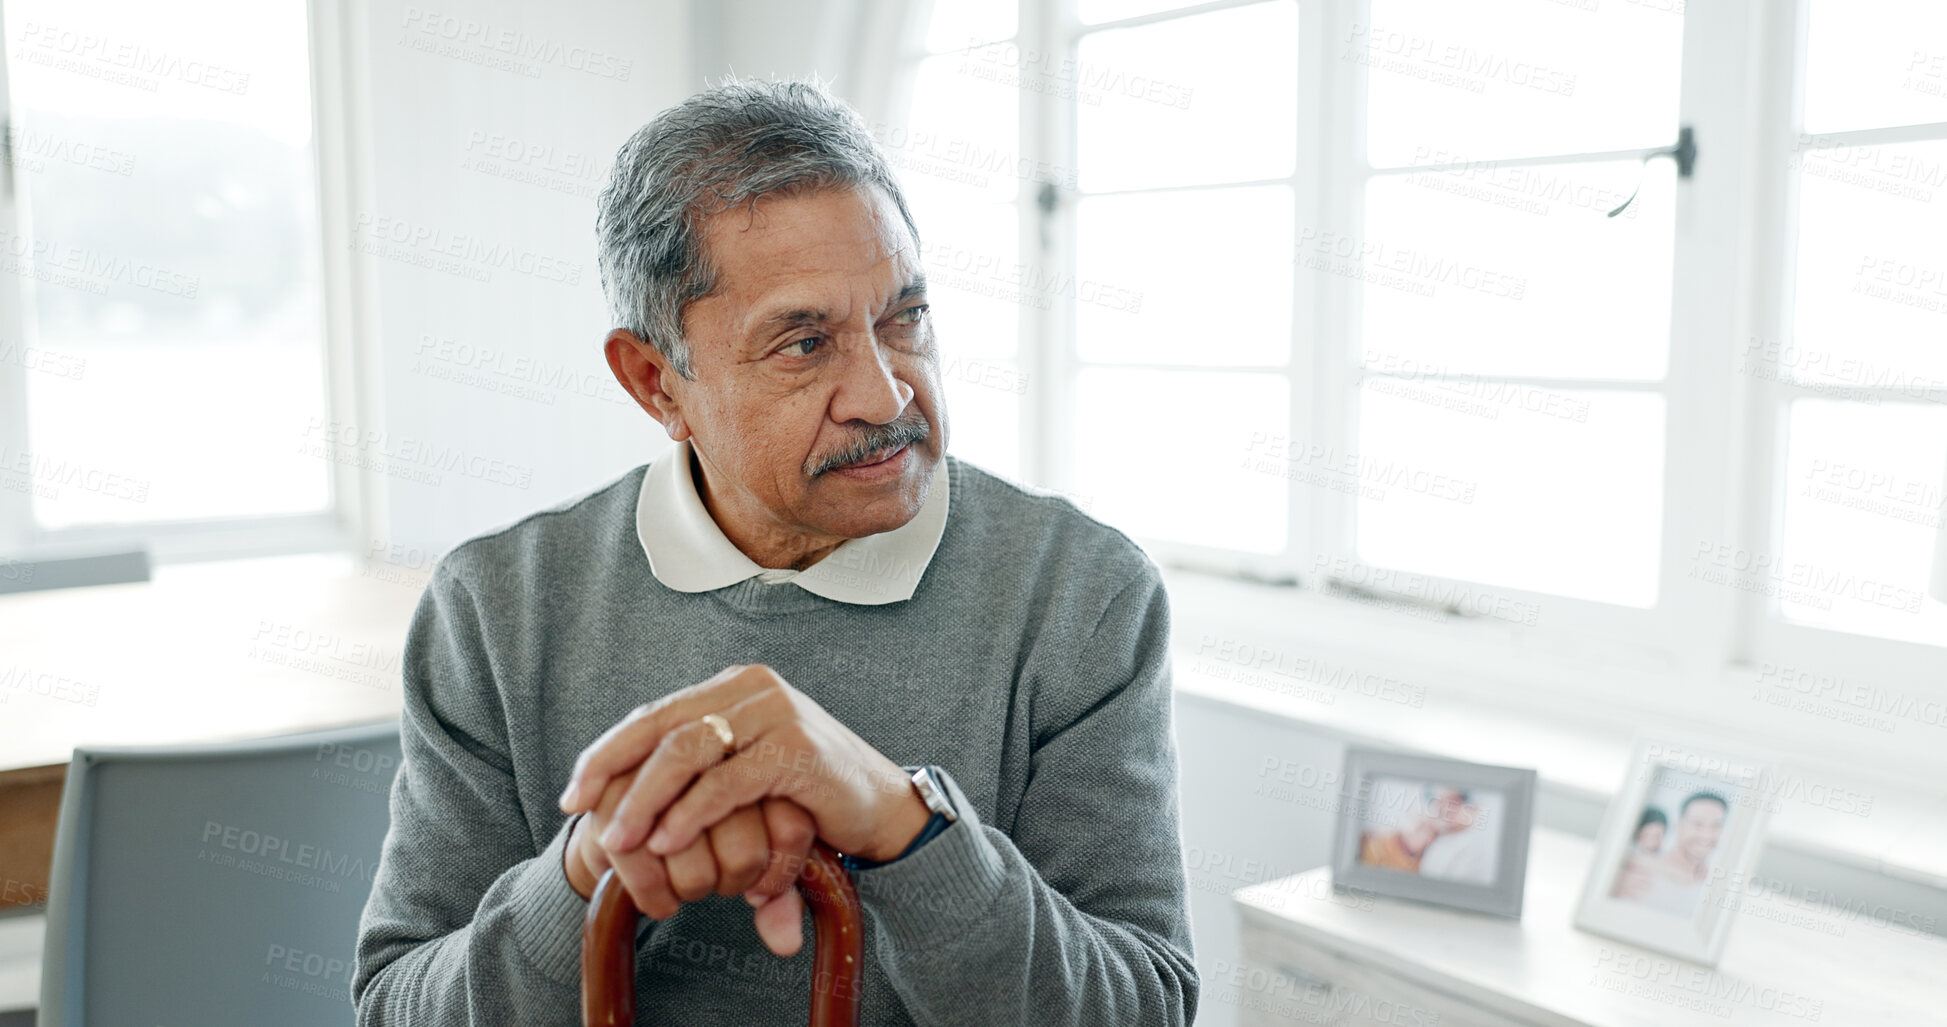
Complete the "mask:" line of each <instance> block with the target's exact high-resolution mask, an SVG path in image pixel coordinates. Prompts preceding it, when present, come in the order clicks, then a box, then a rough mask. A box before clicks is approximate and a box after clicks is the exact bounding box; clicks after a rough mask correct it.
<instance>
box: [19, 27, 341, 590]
mask: <svg viewBox="0 0 1947 1027" xmlns="http://www.w3.org/2000/svg"><path fill="white" fill-rule="evenodd" d="M352 6H353V5H350V4H347V3H345V2H344V0H305V21H306V40H305V44H306V49H307V58H308V60H309V69H310V94H311V124H312V148H311V149H312V162H313V167H312V171H313V176H314V177H313V181H314V182H315V183H316V192H315V195H314V196H313V197H312V203H313V209H314V211H315V213H316V216H317V218H318V227H319V234H318V240H317V244H318V246H319V247H320V248H321V251H322V252H319V253H318V254H316V256H317V257H318V258H319V268H320V276H321V281H320V288H321V292H322V296H321V299H322V301H323V303H322V307H323V309H322V314H323V318H322V321H321V323H320V325H319V330H320V333H321V334H320V338H319V343H320V346H321V347H322V351H323V352H322V356H323V362H324V365H325V375H324V380H323V382H322V383H321V384H322V386H323V388H324V390H325V396H324V399H325V410H326V411H328V412H329V416H331V417H332V418H333V419H334V420H337V421H338V422H340V423H357V424H363V423H372V422H370V421H368V420H366V419H361V418H360V417H358V416H357V411H358V410H359V409H361V408H369V409H376V396H377V382H376V380H375V379H374V378H373V376H372V374H371V369H372V368H374V367H376V366H377V363H376V360H375V355H374V354H372V353H371V352H369V350H367V349H362V348H361V347H360V346H359V345H358V344H357V342H356V340H358V339H360V338H363V339H367V340H371V339H376V338H377V334H376V332H374V331H369V330H367V331H357V330H356V329H357V327H358V325H359V322H360V320H361V318H362V317H365V316H368V315H366V314H365V312H364V310H363V306H364V305H363V304H362V303H361V301H360V297H361V295H369V292H362V291H361V290H360V289H359V287H358V276H359V274H360V273H361V272H360V269H359V266H358V264H357V262H356V261H355V260H354V258H353V256H352V254H351V249H350V245H349V239H350V235H349V228H348V226H349V225H350V211H351V210H352V208H353V204H352V202H351V198H352V195H353V192H352V190H353V189H354V187H355V170H356V165H355V162H354V160H353V159H352V158H351V141H352V139H353V138H354V137H355V136H354V128H355V126H356V118H357V114H356V112H357V111H358V110H360V109H363V108H360V107H359V106H358V104H356V103H355V102H353V101H352V99H351V98H350V94H349V93H348V92H347V90H349V89H350V88H351V83H353V82H354V81H357V80H358V76H357V75H355V74H353V65H352V62H351V56H350V55H351V53H352V51H351V49H350V48H349V47H348V45H347V41H348V40H351V39H358V38H363V37H361V36H359V35H358V34H356V33H355V32H353V31H351V28H352V20H353V19H354V18H355V17H356V15H355V13H354V12H353V11H352V9H351V8H352ZM12 92H13V89H12V76H11V73H10V68H9V65H8V63H7V57H6V55H4V54H0V125H4V126H5V127H6V128H7V129H8V130H11V127H12V126H13V125H14V124H15V121H16V119H15V115H14V110H13V106H12ZM4 174H5V188H4V190H0V224H4V225H7V226H10V230H18V226H21V225H23V224H24V222H23V220H22V218H23V215H24V210H23V209H22V208H21V206H20V204H19V198H20V195H21V194H20V192H19V188H18V176H16V175H15V174H14V173H13V171H12V169H11V167H8V168H7V169H5V171H4ZM28 309H29V308H28V300H27V298H26V295H25V294H24V291H23V290H22V289H21V287H20V282H19V276H6V281H4V282H0V324H6V325H11V326H13V329H14V331H13V334H14V336H15V337H16V338H18V339H21V340H23V342H22V346H23V347H25V345H26V343H25V341H24V340H25V339H26V338H27V337H28V334H29V333H28V328H29V322H28ZM366 327H368V328H369V324H368V325H367V326H366ZM26 399H27V378H26V372H25V370H24V369H23V368H21V367H18V366H15V365H14V364H12V363H11V362H7V361H0V452H3V453H7V454H10V455H13V456H17V455H18V454H28V453H32V452H33V449H32V447H31V445H30V444H29V443H30V438H29V435H28V422H27V413H26V407H27V402H26ZM241 427H247V426H241ZM324 471H325V475H326V488H327V495H328V497H329V498H328V499H327V502H326V505H325V506H324V507H322V508H320V509H317V510H314V511H307V512H302V513H293V514H260V515H250V516H241V517H208V518H194V519H181V520H157V521H134V522H128V523H105V524H82V525H75V526H71V527H64V528H45V527H42V526H41V525H39V524H38V523H36V521H35V519H34V511H33V501H32V498H31V497H30V496H29V495H27V494H26V493H24V492H18V491H15V490H12V489H0V552H4V553H6V554H8V555H9V558H11V559H18V560H33V559H45V558H53V557H60V556H68V555H77V554H86V553H93V552H106V551H119V550H128V549H136V548H140V549H145V550H147V551H148V553H149V555H150V558H151V560H152V561H154V562H156V563H170V562H179V561H190V560H213V559H232V558H239V557H249V556H269V555H282V554H289V553H305V552H320V551H345V550H347V549H351V548H354V547H355V546H356V539H357V538H358V537H359V535H360V534H361V530H362V529H365V528H366V526H368V525H370V524H373V523H375V520H376V517H377V516H378V511H377V508H376V497H377V485H378V484H379V483H378V482H376V481H375V480H374V479H373V477H372V475H371V474H370V472H368V471H365V470H362V469H359V468H356V467H348V466H345V465H344V464H340V463H333V462H327V463H326V464H325V467H324Z"/></svg>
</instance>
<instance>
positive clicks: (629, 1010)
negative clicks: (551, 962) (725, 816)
mask: <svg viewBox="0 0 1947 1027" xmlns="http://www.w3.org/2000/svg"><path fill="white" fill-rule="evenodd" d="M798 889H799V890H800V891H802V892H804V897H805V902H806V904H808V905H809V906H810V907H811V923H812V933H813V939H814V940H813V946H814V947H813V950H812V960H811V1027H858V1022H859V997H860V984H861V980H860V978H861V977H862V976H863V975H864V970H865V965H864V962H863V960H864V959H865V914H864V911H863V909H861V908H860V906H859V893H858V889H857V888H854V887H853V886H852V878H851V875H850V874H847V873H846V872H845V867H844V866H843V865H842V864H840V863H839V861H838V853H836V852H834V851H832V848H831V846H828V845H826V844H825V843H824V842H813V843H812V846H811V856H810V858H809V859H807V860H806V861H805V866H804V870H803V871H802V872H800V873H799V874H798ZM637 920H638V917H637V914H636V909H635V903H634V902H632V901H631V900H630V899H629V893H628V890H627V889H625V888H623V887H622V880H621V878H619V877H617V876H616V874H615V868H613V867H610V868H609V869H608V870H606V871H603V873H602V879H601V881H599V882H598V883H597V884H596V885H595V896H594V898H592V899H590V900H589V902H588V919H586V920H584V921H583V922H582V925H581V1022H582V1024H583V1027H633V1025H634V1024H635V931H636V922H637Z"/></svg>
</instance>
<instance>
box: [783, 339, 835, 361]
mask: <svg viewBox="0 0 1947 1027" xmlns="http://www.w3.org/2000/svg"><path fill="white" fill-rule="evenodd" d="M824 341H825V340H823V339H821V338H819V337H818V336H816V335H807V336H805V337H804V338H802V339H797V340H794V341H792V342H787V343H785V344H784V348H783V349H782V350H779V352H781V353H790V354H791V355H792V356H794V357H808V356H810V355H811V351H812V350H813V349H816V348H817V347H818V344H819V343H821V342H824ZM800 346H804V347H807V348H806V349H803V350H798V347H800ZM794 351H795V352H794Z"/></svg>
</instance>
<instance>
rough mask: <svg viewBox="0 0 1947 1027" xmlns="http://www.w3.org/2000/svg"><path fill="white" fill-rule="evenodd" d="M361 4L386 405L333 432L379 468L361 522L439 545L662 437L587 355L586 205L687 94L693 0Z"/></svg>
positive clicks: (594, 339)
mask: <svg viewBox="0 0 1947 1027" xmlns="http://www.w3.org/2000/svg"><path fill="white" fill-rule="evenodd" d="M358 2H359V6H358V7H356V8H355V9H354V19H355V20H354V25H353V32H354V35H353V37H352V41H353V44H354V46H355V48H357V49H358V50H360V51H362V52H361V53H359V54H357V55H356V60H357V61H359V62H362V65H363V66H362V68H361V69H360V71H361V73H360V74H357V75H355V78H356V79H357V81H358V85H359V86H360V87H362V92H363V96H362V97H360V100H361V101H362V106H363V108H364V109H363V110H362V111H358V110H357V109H356V106H355V114H354V117H355V118H356V119H357V120H356V121H355V124H354V131H356V130H357V129H356V126H357V125H358V124H362V125H364V126H365V131H363V132H358V134H357V137H356V142H357V143H361V144H363V147H364V149H363V151H362V154H360V157H361V159H362V162H363V169H362V170H363V188H362V189H361V190H360V193H361V194H360V195H358V196H357V197H356V198H355V199H354V201H353V206H354V210H353V211H352V213H351V218H352V222H353V225H354V226H355V227H357V229H358V230H357V231H356V233H355V234H354V243H355V244H357V246H358V252H360V253H361V254H363V255H364V261H363V263H364V266H365V267H366V268H367V269H368V271H367V273H368V276H369V277H368V278H367V295H368V296H369V303H370V310H371V313H370V316H369V320H368V324H369V325H370V330H371V331H372V332H373V335H374V337H373V338H370V339H366V340H363V342H364V344H365V345H366V346H367V347H368V349H369V351H370V352H371V353H372V355H373V357H374V359H373V361H372V363H373V364H374V365H375V367H374V371H375V372H376V375H375V376H376V378H377V380H378V381H377V384H378V391H379V394H380V396H381V397H382V398H381V399H380V400H379V401H378V403H377V406H376V409H371V410H370V412H369V413H368V414H367V415H366V417H365V419H364V422H363V423H355V424H349V425H348V424H344V423H342V422H341V423H340V424H339V425H338V426H337V428H338V431H339V437H340V438H341V439H343V438H346V437H356V438H358V439H360V440H361V442H360V445H359V450H358V451H359V454H360V456H362V457H364V458H365V459H366V460H367V462H369V463H372V464H374V465H378V466H381V467H382V468H383V470H382V471H381V472H380V473H381V475H382V477H383V481H384V484H383V487H382V490H381V492H380V499H379V503H378V507H379V509H380V510H381V511H382V517H381V518H379V521H380V523H379V524H377V525H375V526H374V529H373V533H374V534H375V535H377V536H380V538H381V539H382V541H384V542H387V543H396V544H400V545H405V546H419V547H427V548H429V549H430V550H432V551H435V552H436V551H438V550H439V549H443V548H445V547H447V546H450V545H451V544H453V543H455V542H457V541H460V540H461V539H463V538H465V537H467V536H468V535H471V534H475V533H478V532H480V531H483V530H486V529H489V528H492V527H495V526H497V525H501V524H505V523H508V522H511V521H513V520H516V519H518V518H519V517H522V516H524V515H526V514H527V513H530V512H532V511H534V510H537V509H541V508H544V507H546V506H549V505H552V504H554V503H556V502H558V501H560V500H562V499H564V498H568V497H570V496H573V495H576V494H579V493H581V492H585V491H587V490H589V489H592V488H594V487H596V486H598V485H600V484H602V483H603V482H606V481H608V480H611V479H613V478H614V477H615V476H617V475H620V474H621V473H623V472H624V471H626V470H628V469H629V468H631V467H633V466H635V465H637V464H640V463H643V462H645V461H647V460H649V459H651V458H653V456H654V454H655V453H656V452H659V451H660V449H661V447H662V446H663V445H666V444H667V440H666V439H664V438H663V436H662V434H661V429H660V428H659V427H658V426H657V425H656V424H655V422H653V421H652V420H650V419H649V417H648V416H647V415H646V414H644V413H643V412H642V411H641V410H640V409H639V408H637V407H636V406H635V404H634V403H633V402H632V401H631V400H629V399H628V398H627V397H626V396H624V395H623V394H622V392H621V390H620V388H619V387H618V386H616V384H615V382H614V379H613V377H612V376H611V374H610V372H609V370H608V366H607V363H606V362H605V361H604V359H603V357H602V351H601V344H602V339H603V337H604V335H605V334H606V332H607V330H608V328H609V327H610V324H609V322H610V318H609V316H608V314H607V311H606V307H605V306H604V303H603V300H602V294H601V284H600V278H599V272H598V269H597V267H596V263H595V248H594V219H595V195H596V194H597V193H598V192H599V191H600V189H601V186H602V183H603V181H604V179H605V177H606V175H607V173H608V168H609V165H610V162H611V161H612V159H613V157H614V154H615V151H616V149H617V148H618V147H619V146H620V145H621V144H622V142H623V141H624V140H625V139H627V138H628V136H629V134H630V133H632V132H633V131H635V129H636V128H638V127H640V126H641V125H642V124H643V123H644V122H646V121H647V120H649V118H650V117H652V116H653V115H654V114H655V113H656V112H657V111H659V110H661V109H662V108H664V107H666V106H668V105H669V104H671V103H673V102H675V101H676V100H678V99H680V98H681V97H682V96H683V95H685V94H686V93H687V92H688V91H689V89H688V83H689V81H690V77H691V75H690V63H689V57H688V55H689V50H690V23H689V11H690V8H689V5H688V4H687V3H685V2H684V0H647V2H626V0H601V2H583V3H574V4H558V5H555V4H549V5H542V4H523V3H518V2H516V0H451V2H442V0H358ZM428 263H430V264H434V265H435V266H431V267H429V266H422V265H424V264H428ZM372 541H373V539H365V540H361V544H366V545H369V544H370V543H371V542H372Z"/></svg>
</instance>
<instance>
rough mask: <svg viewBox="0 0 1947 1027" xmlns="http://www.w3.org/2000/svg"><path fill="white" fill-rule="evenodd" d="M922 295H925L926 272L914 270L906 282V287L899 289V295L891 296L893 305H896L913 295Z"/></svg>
mask: <svg viewBox="0 0 1947 1027" xmlns="http://www.w3.org/2000/svg"><path fill="white" fill-rule="evenodd" d="M924 295H926V274H925V272H915V273H914V274H913V277H912V279H911V280H910V281H908V282H907V283H906V287H905V288H904V289H901V290H899V295H897V296H894V297H893V298H892V302H893V305H894V306H898V305H899V304H901V303H904V302H906V301H907V300H909V299H912V298H913V297H915V296H924Z"/></svg>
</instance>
